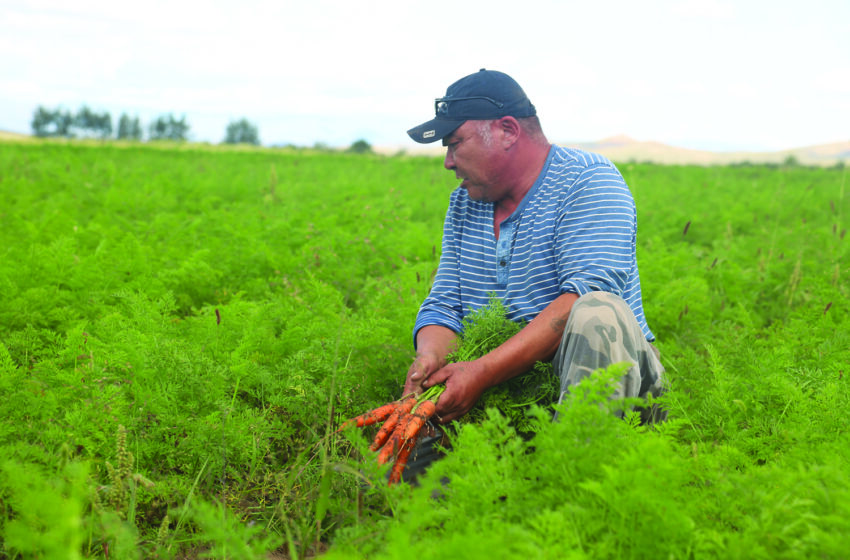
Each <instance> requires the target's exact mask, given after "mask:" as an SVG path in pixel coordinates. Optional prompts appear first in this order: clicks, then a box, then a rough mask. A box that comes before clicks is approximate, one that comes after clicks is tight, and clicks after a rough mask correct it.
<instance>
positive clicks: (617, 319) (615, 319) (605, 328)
mask: <svg viewBox="0 0 850 560" xmlns="http://www.w3.org/2000/svg"><path fill="white" fill-rule="evenodd" d="M630 316H632V310H631V308H629V306H628V304H627V303H626V302H625V301H624V300H623V298H621V297H620V296H618V295H616V294H612V293H610V292H588V293H586V294H584V295H583V296H581V297H579V298H578V299H577V300H576V301H575V303H573V307H572V309H571V310H570V318H569V320H568V321H567V327H566V328H567V329H568V330H569V331H570V332H571V333H585V334H588V335H590V334H593V333H595V334H603V333H607V334H609V335H612V334H613V333H610V330H611V329H615V330H622V325H623V323H624V322H625V321H627V320H628V318H629V317H630Z"/></svg>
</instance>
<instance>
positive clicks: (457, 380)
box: [422, 360, 487, 424]
mask: <svg viewBox="0 0 850 560" xmlns="http://www.w3.org/2000/svg"><path fill="white" fill-rule="evenodd" d="M486 378H487V374H486V372H485V370H484V367H483V364H482V361H481V360H475V361H472V362H457V363H454V364H449V365H447V366H445V367H444V368H442V369H440V370H439V371H437V372H436V373H434V374H432V375H431V376H429V377H428V379H427V380H426V381H425V382H424V383H423V385H422V386H423V388H425V389H427V388H429V387H432V386H434V385H437V384H439V383H445V385H446V390H445V391H444V392H443V394H442V395H440V398H439V400H438V401H437V413H436V417H437V419H438V420H439V422H440V423H441V424H445V423H447V422H451V421H452V420H456V419H458V418H460V417H461V416H463V415H464V414H466V413H467V412H469V411H470V409H472V407H473V406H475V403H477V402H478V399H479V398H481V394H482V393H484V390H485V389H486V387H487V386H486V384H485V383H482V381H483V380H485V379H486Z"/></svg>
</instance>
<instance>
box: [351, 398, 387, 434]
mask: <svg viewBox="0 0 850 560" xmlns="http://www.w3.org/2000/svg"><path fill="white" fill-rule="evenodd" d="M396 406H397V403H396V402H391V403H389V404H385V405H381V406H379V407H378V408H375V409H373V410H370V411H369V412H365V413H363V414H361V415H359V416H355V417H354V418H351V419H349V420H346V421H345V422H343V423H342V425H341V426H340V427H339V430H344V429H345V428H348V427H349V426H357V427H358V428H362V427H363V426H370V425H372V424H377V423H378V422H380V421H382V420H386V418H387V417H388V416H389V415H390V414H392V413H393V410H395V408H396ZM339 430H337V431H339Z"/></svg>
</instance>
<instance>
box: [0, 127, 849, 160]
mask: <svg viewBox="0 0 850 560" xmlns="http://www.w3.org/2000/svg"><path fill="white" fill-rule="evenodd" d="M32 139H33V137H32V136H30V135H29V134H20V133H17V132H7V131H4V130H0V141H4V140H6V141H26V140H32ZM556 143H557V144H558V145H559V146H566V147H570V148H579V149H582V150H587V151H589V152H596V153H599V154H602V155H604V156H605V157H607V158H608V159H610V160H612V161H615V162H628V161H637V162H652V163H661V164H667V165H727V164H730V163H743V162H750V163H782V162H784V161H786V160H787V159H788V157H794V158H795V159H796V160H797V162H798V163H801V164H803V165H822V166H827V167H828V166H832V165H835V164H837V163H839V162H844V163H845V164H850V140H848V141H846V142H834V143H832V144H818V145H815V146H805V147H802V148H791V149H788V150H778V151H774V152H712V151H707V150H691V149H688V148H679V147H677V146H670V145H668V144H662V143H661V142H651V141H643V140H635V139H633V138H630V137H628V136H625V135H619V136H612V137H611V138H605V139H604V140H599V141H598V142H556ZM373 149H374V151H376V152H378V153H382V154H396V153H400V152H406V153H409V154H413V155H442V154H443V153H444V150H445V148H443V147H442V146H441V145H440V144H439V143H438V142H435V143H434V144H427V145H416V146H374V147H373Z"/></svg>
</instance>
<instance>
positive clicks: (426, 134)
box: [422, 130, 437, 138]
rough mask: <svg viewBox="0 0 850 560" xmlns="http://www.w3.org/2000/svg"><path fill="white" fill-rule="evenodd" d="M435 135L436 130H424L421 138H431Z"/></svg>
mask: <svg viewBox="0 0 850 560" xmlns="http://www.w3.org/2000/svg"><path fill="white" fill-rule="evenodd" d="M436 134H437V131H436V130H426V131H425V132H423V133H422V138H433V137H434V136H435V135H436Z"/></svg>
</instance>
